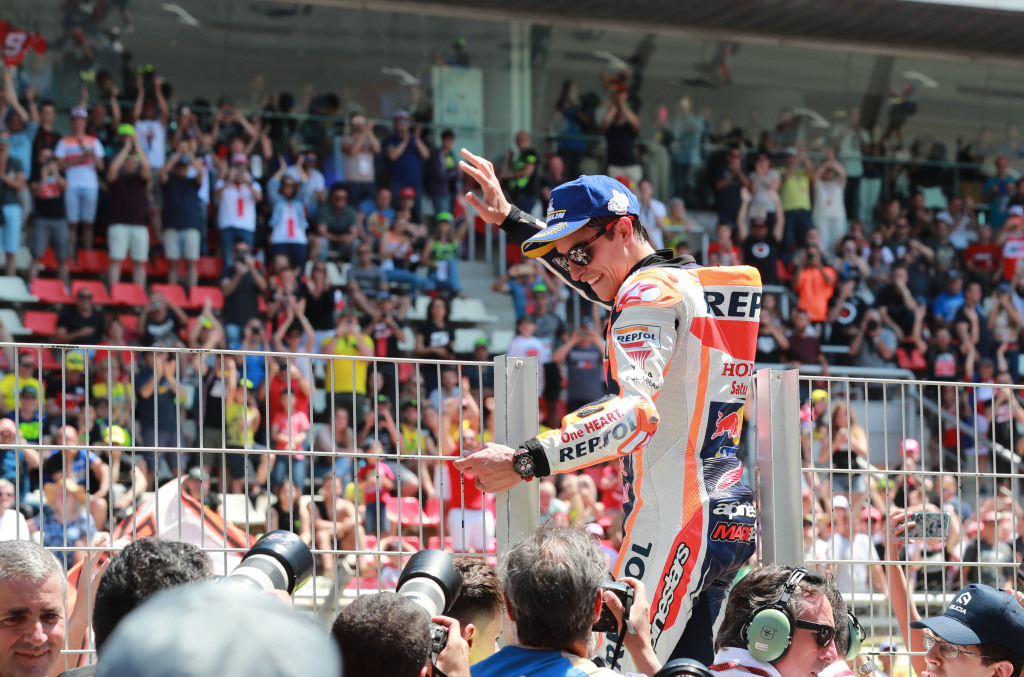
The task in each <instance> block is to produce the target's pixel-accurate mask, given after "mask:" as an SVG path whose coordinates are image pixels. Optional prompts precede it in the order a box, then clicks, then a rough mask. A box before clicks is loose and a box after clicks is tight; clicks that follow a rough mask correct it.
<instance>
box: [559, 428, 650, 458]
mask: <svg viewBox="0 0 1024 677" xmlns="http://www.w3.org/2000/svg"><path fill="white" fill-rule="evenodd" d="M604 428H605V433H604V434H603V435H597V436H594V437H591V438H590V439H589V440H580V441H579V442H577V443H576V444H574V445H570V446H568V447H562V448H561V449H559V450H558V461H559V462H560V463H568V462H569V461H572V460H573V459H579V458H583V457H584V456H587V455H588V454H592V453H594V450H595V449H597V448H598V447H603V446H605V445H607V444H608V442H609V441H612V440H615V441H618V440H621V439H623V438H625V437H626V435H628V434H629V433H631V432H632V431H634V430H636V421H632V420H630V421H622V422H621V423H617V424H616V425H614V426H610V425H609V424H608V423H605V424H604ZM598 430H600V428H598Z"/></svg>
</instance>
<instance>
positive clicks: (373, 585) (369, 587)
mask: <svg viewBox="0 0 1024 677" xmlns="http://www.w3.org/2000/svg"><path fill="white" fill-rule="evenodd" d="M345 589H346V590H359V591H360V592H370V591H374V592H376V591H378V590H380V589H381V587H380V581H379V580H378V579H376V578H354V577H353V578H352V580H350V581H349V582H348V585H347V586H345Z"/></svg>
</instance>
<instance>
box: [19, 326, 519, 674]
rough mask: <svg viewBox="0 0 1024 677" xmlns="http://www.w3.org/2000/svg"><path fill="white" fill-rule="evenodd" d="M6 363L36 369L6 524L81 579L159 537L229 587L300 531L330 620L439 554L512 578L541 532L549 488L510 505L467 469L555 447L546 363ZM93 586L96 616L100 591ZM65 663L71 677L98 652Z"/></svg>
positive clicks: (242, 358) (79, 353)
mask: <svg viewBox="0 0 1024 677" xmlns="http://www.w3.org/2000/svg"><path fill="white" fill-rule="evenodd" d="M0 347H4V348H7V347H10V348H15V349H16V350H17V354H18V356H19V358H20V357H21V356H24V355H30V356H32V357H33V358H34V359H33V362H34V366H32V367H31V368H25V367H22V368H21V369H19V368H17V367H14V368H13V373H12V374H11V375H10V376H8V377H7V379H5V381H6V382H5V383H4V384H0V396H3V395H6V396H9V397H10V400H8V401H5V403H4V406H5V408H7V407H8V406H10V409H9V410H8V415H9V416H10V422H9V423H5V424H0V460H3V461H4V463H2V464H0V468H3V469H5V471H9V470H10V469H13V472H8V474H9V478H8V479H9V481H10V482H11V484H12V485H13V487H14V489H15V492H14V493H15V496H14V500H13V502H12V503H11V505H9V506H8V505H0V509H10V510H13V511H16V512H19V513H22V514H23V515H26V516H28V517H29V519H28V520H27V521H26V520H21V519H17V520H15V522H14V524H15V526H14V529H13V532H12V533H11V534H10V536H11V537H13V538H21V539H28V538H31V539H35V540H37V541H38V542H41V543H42V544H43V545H44V546H45V547H47V548H48V549H50V550H51V551H53V552H54V554H55V556H57V558H58V560H60V561H61V563H62V564H64V565H65V567H67V568H68V569H70V570H71V572H72V576H71V577H72V580H73V581H74V580H77V576H78V575H82V574H76V572H78V571H80V569H81V568H82V567H83V560H86V559H90V560H95V559H96V558H95V557H90V558H87V557H86V556H87V555H96V554H97V553H109V552H111V551H112V550H116V549H118V548H119V547H121V546H123V545H124V544H125V543H126V542H130V541H133V540H136V539H137V538H141V537H144V536H158V537H162V538H170V539H178V540H185V541H189V542H192V543H194V544H196V545H199V546H200V547H202V548H203V549H204V550H205V551H206V552H207V553H208V554H209V555H210V559H211V561H212V563H213V566H214V570H215V571H216V573H218V574H223V573H226V572H229V571H230V570H231V569H233V568H234V566H235V565H237V563H238V561H239V559H240V556H241V555H242V554H244V552H245V551H246V550H247V549H248V547H249V546H250V545H251V544H252V542H254V540H255V538H256V537H257V536H258V535H260V534H262V533H264V532H265V531H268V530H270V529H274V528H279V529H286V530H290V531H294V532H295V533H297V534H299V535H300V536H301V537H302V538H303V540H304V541H306V543H307V545H309V546H310V549H311V551H312V553H313V556H314V572H313V573H314V575H313V578H312V580H311V581H310V582H309V583H308V584H307V585H306V586H305V587H304V588H302V589H300V590H299V591H297V593H296V595H295V604H296V607H298V608H301V609H306V610H308V612H310V613H312V614H314V615H316V616H317V617H319V618H321V619H323V620H329V619H331V618H333V616H334V615H335V614H336V612H337V610H338V608H339V607H340V606H341V605H343V604H345V603H346V600H347V599H350V598H352V597H353V596H355V595H359V594H362V593H365V592H376V591H377V590H380V589H388V588H393V587H394V584H395V581H396V579H397V573H398V571H399V570H400V569H401V567H402V566H403V565H404V563H405V561H407V559H408V557H409V556H410V555H411V554H412V553H414V552H416V551H417V550H419V549H421V548H427V547H437V548H443V549H445V550H448V551H449V552H453V553H460V554H465V555H468V556H474V557H485V558H488V559H489V560H490V561H492V562H493V561H495V558H496V557H497V556H498V554H499V553H500V552H501V551H502V550H503V549H504V548H505V547H507V544H508V542H509V540H510V539H512V540H515V539H518V538H520V537H521V536H522V535H523V534H525V533H529V532H530V531H532V529H533V528H535V526H536V524H537V521H538V517H537V515H538V510H537V501H538V499H537V492H536V487H535V486H527V487H521V488H517V489H516V490H515V491H513V492H510V493H509V494H508V495H499V496H493V495H487V494H481V493H480V492H477V491H476V490H475V488H474V486H473V484H472V482H471V479H467V478H465V477H464V476H462V475H461V474H460V473H458V472H455V471H452V472H449V470H450V466H451V461H452V460H454V459H455V458H458V457H459V456H460V455H461V454H462V453H466V452H468V451H472V450H474V449H476V448H478V447H479V446H481V445H482V444H483V443H484V442H486V441H491V440H497V441H502V442H507V443H509V444H516V443H518V442H521V441H522V440H524V439H526V438H529V437H531V436H532V435H534V434H536V432H537V430H538V426H537V420H538V412H537V400H538V396H537V393H536V387H537V368H538V367H537V362H536V359H534V358H514V359H513V358H506V357H504V356H498V357H497V358H495V359H494V361H493V362H459V363H456V362H445V361H440V360H409V359H385V358H376V357H360V356H340V355H329V354H314V353H282V352H273V351H241V350H186V349H171V348H128V347H120V346H80V347H79V346H75V347H72V346H56V345H30V344H9V345H6V344H5V345H3V346H0ZM45 351H49V352H50V353H51V354H50V355H46V354H45ZM50 357H52V358H53V359H52V360H51V359H49V358H50ZM43 358H46V359H43ZM44 362H46V363H47V364H48V365H49V366H50V369H47V370H44V368H43V364H44ZM231 364H235V365H236V366H234V367H232V366H230V365H231ZM54 366H56V368H55V369H54V368H53V367H54ZM154 368H155V369H156V371H157V372H158V376H157V377H156V378H155V380H154V377H153V376H152V375H151V374H152V372H153V371H154ZM449 370H454V372H450V371H449ZM490 370H493V386H492V385H491V383H492V380H491V375H490V374H489V373H488V371H490ZM321 371H322V375H321ZM450 373H453V374H454V376H455V378H453V376H451V375H449V374H450ZM431 376H433V378H431ZM358 379H364V380H365V382H366V383H367V387H366V389H365V395H366V396H365V398H362V397H359V396H358V391H359V387H358V385H357V384H358V383H359V380H358ZM432 380H436V381H437V382H438V384H439V385H440V387H441V388H442V390H441V391H440V394H435V393H433V392H431V389H430V384H429V383H428V381H432ZM453 382H455V383H457V388H458V389H457V391H449V390H448V387H449V386H450V385H452V383H453ZM467 388H468V390H467ZM151 391H152V393H153V394H152V395H150V394H149V393H150V392H151ZM352 393H357V395H356V396H352ZM40 395H41V396H40ZM33 396H35V399H34V400H33V399H32V398H33ZM275 397H276V398H278V401H277V405H276V406H274V405H273V398H275ZM229 398H231V399H230V400H229ZM364 403H365V405H364ZM364 406H365V408H364ZM218 417H219V418H218ZM63 480H70V481H68V482H64V481H63ZM530 489H532V490H533V491H532V493H531V492H530ZM513 505H514V506H515V509H511V508H512V506H513ZM524 506H527V507H528V506H532V507H533V509H532V510H523V507H524ZM26 529H27V530H28V532H27V533H26ZM104 534H105V535H106V537H105V538H102V537H101V538H99V540H98V539H97V537H98V536H101V535H104ZM88 575H89V571H88V570H86V571H85V573H84V575H82V578H83V579H87V578H88ZM70 587H71V589H72V590H74V589H75V586H74V585H72V586H70ZM79 590H83V591H84V593H83V594H85V595H86V596H87V599H84V600H80V602H81V603H82V604H83V606H82V607H80V608H86V607H85V606H84V605H86V604H87V605H88V606H87V608H91V607H92V600H91V595H92V591H91V588H90V587H89V586H87V585H86V586H85V587H84V588H83V587H81V586H79ZM72 605H73V607H74V599H72ZM72 613H73V612H72ZM89 627H91V621H90V625H89ZM64 650H65V654H66V658H67V662H68V665H69V666H70V667H74V666H75V665H76V664H78V663H79V662H81V661H85V662H88V661H89V660H90V656H91V654H92V653H93V651H94V650H93V648H92V647H91V646H89V645H88V644H86V645H76V644H72V643H71V640H68V643H67V645H66V646H65V648H64ZM80 656H84V658H80Z"/></svg>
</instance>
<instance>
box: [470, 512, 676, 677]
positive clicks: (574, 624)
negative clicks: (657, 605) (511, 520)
mask: <svg viewBox="0 0 1024 677" xmlns="http://www.w3.org/2000/svg"><path fill="white" fill-rule="evenodd" d="M501 578H502V581H503V582H504V596H505V608H506V609H507V611H508V615H509V618H510V619H511V620H512V621H514V622H515V634H516V643H515V644H509V645H508V646H505V647H504V648H503V649H501V650H500V651H499V652H498V653H496V654H494V655H493V656H491V657H490V658H487V659H485V660H483V661H481V662H479V663H476V664H475V665H473V667H472V674H473V677H503V676H505V675H523V674H529V675H541V674H542V675H565V676H568V675H578V674H587V675H591V676H592V677H617V676H618V674H619V673H617V672H614V671H613V670H611V669H610V668H605V667H598V666H597V665H596V664H595V663H594V662H593V661H591V660H588V659H587V656H588V655H591V653H590V651H591V647H592V646H594V644H593V643H592V642H591V640H592V638H593V632H592V631H593V628H594V625H595V623H596V622H597V621H598V620H599V619H600V618H601V615H602V609H603V607H605V606H607V608H608V609H609V610H610V611H611V612H612V614H613V615H615V616H616V619H615V620H616V624H621V621H622V613H623V604H622V603H621V602H620V601H619V599H620V597H619V596H618V595H616V594H615V593H613V592H610V591H607V590H605V589H604V588H603V587H602V584H605V583H607V582H608V565H607V562H606V561H605V559H604V555H603V554H602V553H601V550H600V548H599V546H598V544H597V543H596V542H595V541H594V540H593V539H591V538H590V537H589V536H588V535H587V534H586V532H584V531H582V530H580V529H575V528H569V527H557V526H554V524H553V523H551V522H549V523H548V524H546V525H544V526H542V527H541V528H540V529H538V530H537V531H536V532H534V534H533V535H532V536H530V537H529V538H527V539H525V540H523V541H521V542H519V543H516V544H515V545H513V546H512V547H511V548H510V549H509V551H508V554H507V555H506V557H505V562H504V565H503V567H502V575H501ZM623 582H625V583H626V584H627V586H628V588H629V589H630V590H631V591H632V593H633V594H632V604H631V607H630V608H629V609H628V610H626V613H627V618H628V620H629V624H628V627H629V630H627V632H626V633H625V634H624V635H623V645H624V646H625V648H626V649H627V650H628V651H629V653H630V655H631V656H632V658H633V661H634V663H635V664H636V666H637V669H639V670H641V671H642V672H643V673H644V674H647V675H653V674H654V673H655V672H657V671H658V669H659V668H660V667H661V666H660V664H659V662H658V659H657V657H656V656H655V654H654V649H653V647H652V646H651V626H650V621H649V619H650V605H649V604H648V602H647V599H646V594H645V591H644V587H643V584H642V583H641V582H640V581H637V580H636V579H623ZM622 597H624V598H628V595H623V596H622ZM506 639H509V638H508V636H507V635H506Z"/></svg>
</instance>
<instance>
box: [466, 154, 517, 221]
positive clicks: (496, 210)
mask: <svg viewBox="0 0 1024 677" xmlns="http://www.w3.org/2000/svg"><path fill="white" fill-rule="evenodd" d="M461 154H462V157H463V159H462V161H461V162H459V168H460V169H462V171H463V172H465V173H466V174H468V175H469V176H470V177H472V178H473V179H474V180H475V181H476V182H477V183H478V184H479V185H480V190H481V191H483V197H482V198H481V197H479V196H477V195H476V194H475V193H466V202H468V203H469V205H470V206H471V207H473V209H475V210H476V211H477V213H479V214H480V217H481V218H483V220H484V221H486V222H487V223H501V222H502V221H504V220H505V217H506V216H508V214H509V212H510V211H512V205H510V204H509V203H508V200H506V199H505V194H504V193H503V192H502V190H501V183H500V182H499V181H498V177H497V175H496V174H495V172H494V165H493V164H492V163H491V161H490V160H486V159H484V158H482V157H479V156H477V155H474V154H473V153H470V152H469V151H468V150H466V149H465V148H463V149H462V151H461Z"/></svg>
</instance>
